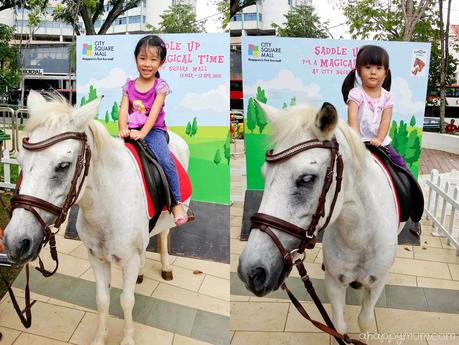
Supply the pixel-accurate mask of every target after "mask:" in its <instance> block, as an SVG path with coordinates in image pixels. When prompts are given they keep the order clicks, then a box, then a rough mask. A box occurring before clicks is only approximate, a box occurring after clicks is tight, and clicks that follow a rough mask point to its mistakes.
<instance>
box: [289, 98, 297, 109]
mask: <svg viewBox="0 0 459 345" xmlns="http://www.w3.org/2000/svg"><path fill="white" fill-rule="evenodd" d="M294 105H296V97H295V96H293V97H292V99H291V100H290V106H291V107H293V106H294Z"/></svg>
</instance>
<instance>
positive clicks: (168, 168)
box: [144, 129, 186, 222]
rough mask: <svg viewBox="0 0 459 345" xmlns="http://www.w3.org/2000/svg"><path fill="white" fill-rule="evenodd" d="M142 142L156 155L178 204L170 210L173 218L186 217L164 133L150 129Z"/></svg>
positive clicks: (174, 167) (175, 169)
mask: <svg viewBox="0 0 459 345" xmlns="http://www.w3.org/2000/svg"><path fill="white" fill-rule="evenodd" d="M144 140H145V142H146V143H147V145H148V147H149V148H150V150H152V151H153V153H154V154H155V155H156V158H157V159H158V162H159V164H161V167H162V168H163V170H164V173H165V174H166V177H167V182H169V186H170V189H171V192H172V195H173V196H174V199H175V201H177V203H178V205H177V206H174V207H173V208H172V212H173V213H174V216H180V215H186V214H185V212H184V210H183V208H182V206H181V205H180V203H181V201H182V198H181V195H180V183H179V178H178V173H177V167H176V166H175V162H174V160H173V159H172V156H171V154H170V151H169V147H168V145H167V140H166V132H164V131H162V130H160V129H152V130H151V131H150V133H148V135H147V136H146V137H145V138H144ZM185 222H186V219H185Z"/></svg>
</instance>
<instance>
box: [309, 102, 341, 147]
mask: <svg viewBox="0 0 459 345" xmlns="http://www.w3.org/2000/svg"><path fill="white" fill-rule="evenodd" d="M337 124H338V113H337V112H336V108H335V107H334V106H333V105H332V104H330V103H328V102H325V103H324V104H322V108H320V110H319V111H318V112H317V114H316V118H315V120H314V124H313V125H312V131H313V132H314V134H315V135H316V136H317V139H319V140H330V139H331V137H332V136H333V132H334V130H335V128H336V125H337Z"/></svg>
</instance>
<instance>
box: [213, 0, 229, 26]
mask: <svg viewBox="0 0 459 345" xmlns="http://www.w3.org/2000/svg"><path fill="white" fill-rule="evenodd" d="M214 4H215V5H217V10H218V12H219V13H220V18H219V19H220V20H221V22H222V29H224V30H225V29H227V28H228V24H229V22H230V19H231V18H230V3H229V2H228V0H214Z"/></svg>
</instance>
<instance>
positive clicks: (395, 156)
mask: <svg viewBox="0 0 459 345" xmlns="http://www.w3.org/2000/svg"><path fill="white" fill-rule="evenodd" d="M386 149H387V151H388V152H389V155H390V158H392V160H393V161H394V162H395V164H397V165H400V166H401V167H402V168H404V169H405V170H408V171H409V169H408V167H407V166H406V163H405V160H404V159H403V157H402V156H400V155H399V154H398V152H397V151H395V149H394V148H393V147H392V145H390V144H389V145H387V146H386Z"/></svg>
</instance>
